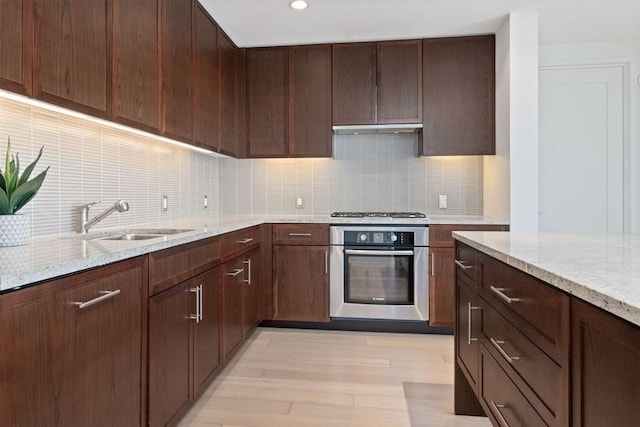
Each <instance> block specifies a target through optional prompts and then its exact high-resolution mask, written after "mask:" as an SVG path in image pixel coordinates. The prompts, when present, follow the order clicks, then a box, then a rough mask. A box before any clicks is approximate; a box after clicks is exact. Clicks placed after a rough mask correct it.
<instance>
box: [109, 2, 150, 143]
mask: <svg viewBox="0 0 640 427" xmlns="http://www.w3.org/2000/svg"><path fill="white" fill-rule="evenodd" d="M159 55H160V53H159V49H158V1H157V0H138V1H130V0H113V59H114V60H113V118H114V120H116V121H118V122H121V123H124V124H127V125H129V126H133V127H137V128H140V129H144V130H147V131H150V132H158V105H159V104H160V98H159V92H160V90H159V83H160V80H159V67H158V58H159Z"/></svg>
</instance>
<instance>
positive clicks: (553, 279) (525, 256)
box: [453, 231, 640, 326]
mask: <svg viewBox="0 0 640 427" xmlns="http://www.w3.org/2000/svg"><path fill="white" fill-rule="evenodd" d="M453 236H454V237H455V238H456V239H457V240H459V241H461V242H464V243H466V244H468V245H469V246H471V247H473V248H476V249H478V250H479V251H481V252H484V253H486V254H487V255H490V256H492V257H494V258H496V259H498V260H500V261H503V262H505V263H507V264H509V265H511V266H513V267H515V268H517V269H519V270H522V271H524V272H526V273H529V274H530V275H532V276H534V277H537V278H538V279H540V280H542V281H544V282H547V283H549V284H551V285H553V286H555V287H556V288H558V289H561V290H563V291H565V292H567V293H569V294H571V295H575V296H576V297H578V298H580V299H583V300H585V301H587V302H589V303H591V304H593V305H595V306H597V307H600V308H602V309H604V310H606V311H608V312H610V313H612V314H615V315H616V316H618V317H621V318H623V319H625V320H628V321H629V322H631V323H633V324H635V325H637V326H640V235H637V234H569V233H514V232H479V231H473V232H467V231H465V232H454V233H453Z"/></svg>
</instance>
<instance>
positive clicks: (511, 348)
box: [482, 306, 569, 425]
mask: <svg viewBox="0 0 640 427" xmlns="http://www.w3.org/2000/svg"><path fill="white" fill-rule="evenodd" d="M482 342H483V344H484V345H485V346H486V347H487V348H488V349H489V350H490V352H491V353H492V354H493V356H494V357H495V358H496V359H498V360H500V361H501V363H500V364H501V365H502V366H503V367H504V370H505V372H506V373H507V374H508V375H509V376H510V377H511V379H512V380H513V381H514V382H515V383H516V384H518V387H519V388H520V390H522V392H523V394H525V395H526V396H527V397H528V398H529V400H530V401H532V402H535V407H536V408H538V411H539V412H540V414H541V415H542V416H543V417H545V418H547V420H548V421H549V422H551V423H552V424H556V423H557V424H559V425H564V424H566V423H567V422H568V413H567V411H566V408H567V405H568V402H567V397H568V395H569V391H568V385H567V384H568V372H569V371H568V367H566V366H565V367H564V369H563V368H561V367H560V366H559V365H558V364H557V363H556V362H554V361H553V360H552V359H551V358H549V356H547V355H546V354H545V353H544V352H543V351H542V350H540V348H538V347H537V346H536V345H535V344H534V343H532V342H531V341H530V340H529V339H527V337H525V336H524V335H522V333H520V332H519V331H518V330H517V329H516V328H515V327H514V326H513V325H511V323H509V322H508V321H507V320H506V319H505V318H504V317H502V316H501V315H500V314H499V313H498V312H497V311H496V310H494V309H493V308H491V307H489V306H487V307H486V308H485V312H484V316H483V318H482Z"/></svg>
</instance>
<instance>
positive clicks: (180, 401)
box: [149, 267, 221, 426]
mask: <svg viewBox="0 0 640 427" xmlns="http://www.w3.org/2000/svg"><path fill="white" fill-rule="evenodd" d="M220 278H221V268H220V267H217V268H214V269H210V270H207V271H206V272H204V273H202V274H200V275H198V276H195V277H194V278H192V279H190V280H187V281H186V282H182V283H180V284H178V285H176V286H174V287H172V288H169V289H167V290H166V291H164V292H161V293H159V294H157V295H154V296H153V297H151V298H150V299H149V425H150V426H164V425H166V424H168V423H172V422H174V421H176V420H177V419H178V418H179V417H180V416H181V415H182V414H183V412H184V411H185V410H186V409H187V408H188V406H189V402H190V401H191V400H193V399H194V398H195V397H197V396H198V394H199V392H201V391H202V389H203V387H204V386H206V384H207V382H208V380H209V379H210V378H212V376H213V374H214V373H215V372H216V371H217V369H218V368H219V367H220V351H219V346H218V341H219V334H220V305H221V300H220ZM191 372H193V378H192V377H191Z"/></svg>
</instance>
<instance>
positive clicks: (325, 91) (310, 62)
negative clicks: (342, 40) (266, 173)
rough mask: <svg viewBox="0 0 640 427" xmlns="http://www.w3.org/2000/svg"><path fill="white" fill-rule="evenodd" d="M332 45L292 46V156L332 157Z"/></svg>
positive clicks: (290, 134) (290, 52)
mask: <svg viewBox="0 0 640 427" xmlns="http://www.w3.org/2000/svg"><path fill="white" fill-rule="evenodd" d="M331 142H332V132H331V46H330V45H318V46H292V47H290V48H289V156H290V157H331V151H332V150H331V148H332V147H331Z"/></svg>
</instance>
